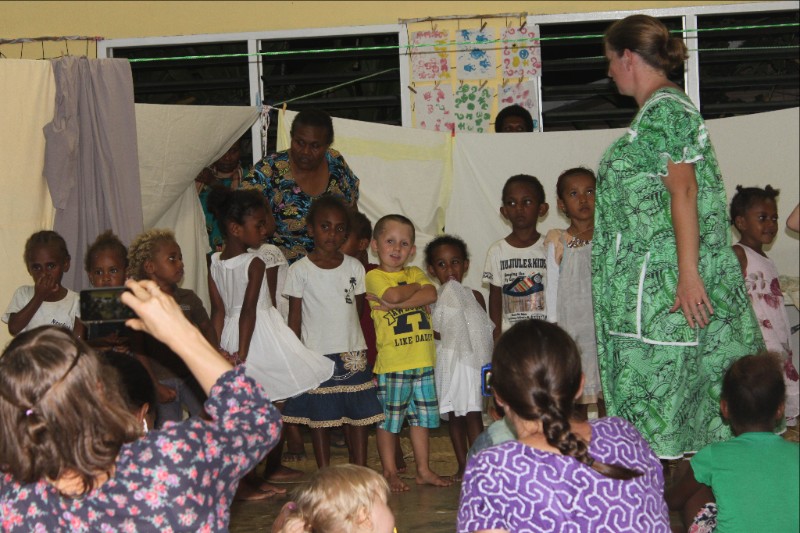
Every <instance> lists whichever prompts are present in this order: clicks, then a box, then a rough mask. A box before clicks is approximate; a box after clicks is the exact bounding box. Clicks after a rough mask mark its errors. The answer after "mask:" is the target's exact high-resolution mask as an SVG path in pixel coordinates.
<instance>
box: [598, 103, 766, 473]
mask: <svg viewBox="0 0 800 533" xmlns="http://www.w3.org/2000/svg"><path fill="white" fill-rule="evenodd" d="M670 160H671V161H673V162H675V163H692V164H694V169H695V175H696V178H697V185H698V197H697V208H698V218H699V224H700V261H699V270H700V275H701V277H702V278H703V282H704V283H705V287H706V292H707V293H708V296H709V298H710V300H711V305H712V306H713V308H714V315H713V317H712V318H711V323H710V324H709V325H708V326H707V327H706V328H704V329H700V328H697V329H693V328H690V327H689V325H688V324H687V322H686V318H685V317H684V315H683V313H681V312H680V311H678V312H676V313H670V312H669V309H670V308H671V307H672V305H673V304H674V302H675V291H676V288H677V283H678V259H677V253H676V248H675V232H674V229H673V225H672V216H671V213H670V195H669V192H668V191H667V189H666V187H665V186H664V183H663V181H662V177H664V176H666V175H667V163H668V162H669V161H670ZM726 207H727V200H726V196H725V188H724V186H723V183H722V177H721V175H720V171H719V166H718V164H717V158H716V155H715V154H714V148H713V147H712V146H711V141H710V140H709V138H708V132H707V131H706V126H705V123H704V122H703V118H702V117H701V116H700V113H699V112H698V111H697V109H696V108H695V107H694V105H693V104H692V103H691V101H690V100H689V98H688V97H687V96H686V95H685V94H684V93H683V92H681V91H678V90H674V89H669V88H667V89H660V90H658V91H656V92H654V93H653V95H651V96H650V98H649V99H648V100H647V102H645V104H644V105H643V106H642V108H641V109H640V110H639V113H638V114H637V115H636V117H635V118H634V119H633V122H632V123H631V125H630V127H629V129H628V132H627V133H626V134H625V135H623V136H622V137H621V138H620V139H618V140H617V141H615V142H614V143H613V144H612V145H611V146H610V147H609V148H608V150H607V151H606V153H605V155H604V156H603V159H602V160H601V162H600V167H599V170H598V176H597V205H596V210H595V232H594V242H593V248H592V295H593V298H594V307H595V312H594V316H595V324H596V328H597V344H598V346H597V352H598V353H597V355H598V360H599V363H600V377H601V381H602V384H603V393H604V396H605V401H606V406H607V409H608V415H609V416H621V417H623V418H625V419H627V420H629V421H630V422H632V423H633V424H634V425H635V426H636V427H637V429H638V430H639V431H640V432H641V433H642V435H644V437H645V438H646V439H647V441H648V442H649V443H650V445H651V446H652V447H653V450H654V451H655V452H656V454H657V455H658V456H660V457H662V458H674V457H679V456H682V455H683V453H684V452H690V451H697V450H699V449H701V448H702V447H704V446H705V445H707V444H709V443H712V442H716V441H720V440H724V439H727V438H729V437H730V436H731V433H730V430H729V428H728V426H727V425H725V424H723V422H722V419H721V418H720V416H719V394H720V389H721V378H722V376H723V374H724V372H725V370H726V369H727V367H728V366H729V365H730V364H731V363H732V362H733V361H734V360H735V359H737V358H738V357H741V356H743V355H746V354H749V353H753V352H756V351H758V350H760V349H762V348H763V340H762V338H761V332H760V330H759V327H758V323H757V322H756V319H755V315H754V314H753V311H752V307H751V306H750V302H749V301H748V299H747V292H746V291H745V286H744V279H743V277H742V271H741V269H740V267H739V263H738V262H737V260H736V256H735V255H734V254H733V251H732V250H731V241H730V235H729V233H728V227H729V224H728V220H727V215H726Z"/></svg>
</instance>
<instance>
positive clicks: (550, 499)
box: [458, 418, 670, 533]
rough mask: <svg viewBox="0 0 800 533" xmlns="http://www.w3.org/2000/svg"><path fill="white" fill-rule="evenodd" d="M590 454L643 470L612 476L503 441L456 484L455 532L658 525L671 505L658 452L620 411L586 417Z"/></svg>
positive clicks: (617, 532) (662, 527) (656, 528)
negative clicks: (615, 414) (636, 474)
mask: <svg viewBox="0 0 800 533" xmlns="http://www.w3.org/2000/svg"><path fill="white" fill-rule="evenodd" d="M591 425H592V439H591V442H590V443H589V453H590V455H591V456H592V457H593V458H594V459H595V460H596V461H599V462H603V463H607V464H616V465H620V466H625V467H628V468H631V469H634V470H637V471H639V472H642V473H643V474H644V475H642V476H641V477H637V478H634V479H631V480H628V481H621V480H616V479H611V478H608V477H605V476H603V475H602V474H599V473H598V472H596V471H594V470H592V469H591V468H589V467H588V466H586V465H584V464H583V463H580V462H578V461H577V460H576V459H574V458H572V457H567V456H563V455H559V454H555V453H550V452H545V451H542V450H537V449H535V448H531V447H530V446H527V445H525V444H522V443H521V442H519V441H516V440H514V441H509V442H504V443H503V444H498V445H497V446H493V447H491V448H488V449H486V450H484V451H482V452H480V453H479V454H478V455H476V456H475V457H473V458H472V459H471V460H470V462H469V464H468V465H467V471H466V473H465V474H464V481H463V483H462V485H461V503H460V505H459V509H458V532H459V533H467V532H472V531H480V530H482V529H503V530H506V531H513V532H514V533H525V532H533V531H536V532H540V531H544V532H546V531H558V532H567V531H569V532H576V533H577V532H582V531H592V532H601V531H606V532H609V533H611V532H613V533H621V532H632V533H633V532H635V533H640V532H643V531H647V532H664V533H669V531H670V527H669V511H667V504H666V502H665V501H664V476H663V473H662V470H661V463H660V462H659V460H658V457H656V456H655V454H654V453H653V451H652V450H651V449H650V446H648V444H647V442H645V440H644V439H643V438H642V436H641V435H640V434H639V432H638V431H636V428H634V427H633V425H631V424H630V423H628V422H626V421H625V420H622V419H621V418H602V419H599V420H594V421H591Z"/></svg>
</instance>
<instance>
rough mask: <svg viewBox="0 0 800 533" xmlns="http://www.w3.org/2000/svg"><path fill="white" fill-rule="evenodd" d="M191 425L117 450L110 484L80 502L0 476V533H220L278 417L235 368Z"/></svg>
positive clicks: (42, 484) (274, 438)
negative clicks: (205, 416) (206, 417)
mask: <svg viewBox="0 0 800 533" xmlns="http://www.w3.org/2000/svg"><path fill="white" fill-rule="evenodd" d="M205 408H206V411H207V412H208V414H209V416H210V417H211V420H200V419H198V418H191V419H188V420H184V421H183V422H179V423H176V424H171V425H168V426H167V427H166V428H165V429H163V430H159V431H151V432H149V433H148V434H147V435H145V436H144V437H142V438H141V439H138V440H136V441H134V442H131V443H128V444H125V445H124V446H123V447H122V449H121V450H120V453H119V456H118V457H117V463H116V470H115V473H114V475H113V477H112V478H111V479H109V480H108V481H106V482H105V483H104V484H103V485H102V486H100V487H99V488H97V489H95V490H93V491H91V492H89V493H88V494H86V495H85V496H83V497H81V498H74V499H72V498H65V497H62V496H60V495H59V494H58V492H57V491H56V489H55V488H54V487H53V486H52V485H50V484H49V483H47V482H46V481H39V482H37V483H32V484H28V485H20V484H19V483H17V482H15V481H14V480H13V479H12V478H11V476H10V475H9V474H0V529H2V531H24V532H30V531H35V532H42V533H44V532H53V531H71V532H84V531H87V532H88V531H101V532H107V533H112V532H113V533H116V532H138V531H192V532H195V531H208V532H212V531H227V530H228V522H229V520H230V505H231V503H232V502H233V496H234V493H235V492H236V488H237V487H238V485H239V480H240V479H241V478H242V477H244V475H245V474H246V473H247V472H249V471H250V470H252V469H253V467H255V465H256V464H257V463H258V462H259V461H260V460H261V459H262V458H263V457H264V456H265V455H266V453H267V452H268V451H269V450H270V449H271V448H272V447H273V446H274V444H275V443H276V442H278V437H279V435H280V421H279V420H280V415H279V413H278V411H277V410H276V409H275V408H274V407H273V406H272V404H271V403H270V401H269V399H268V398H267V396H266V394H265V393H264V390H263V389H262V388H261V387H260V386H259V385H257V384H256V382H255V381H253V380H252V379H251V378H249V377H246V376H245V374H244V367H243V366H240V367H237V368H235V369H233V370H231V371H229V372H226V373H225V374H223V375H222V376H221V377H220V379H219V381H217V383H216V385H214V387H213V388H212V389H211V394H210V395H209V398H208V400H207V401H206V403H205Z"/></svg>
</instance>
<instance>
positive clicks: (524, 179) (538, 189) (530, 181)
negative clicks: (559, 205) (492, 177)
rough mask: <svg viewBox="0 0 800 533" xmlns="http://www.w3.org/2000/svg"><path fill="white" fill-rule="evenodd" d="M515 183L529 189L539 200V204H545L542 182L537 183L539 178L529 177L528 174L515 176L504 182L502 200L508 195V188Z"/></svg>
mask: <svg viewBox="0 0 800 533" xmlns="http://www.w3.org/2000/svg"><path fill="white" fill-rule="evenodd" d="M515 183H523V184H525V185H527V186H528V187H530V188H531V189H532V190H533V192H534V194H536V197H537V198H538V199H539V203H542V204H543V203H545V202H546V201H547V200H545V196H544V187H542V182H540V181H539V178H537V177H536V176H531V175H529V174H517V175H515V176H511V177H510V178H508V179H507V180H506V183H505V185H503V196H502V198H503V199H505V197H506V194H508V188H509V187H511V186H512V185H514V184H515Z"/></svg>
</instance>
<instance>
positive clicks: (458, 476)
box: [450, 468, 464, 483]
mask: <svg viewBox="0 0 800 533" xmlns="http://www.w3.org/2000/svg"><path fill="white" fill-rule="evenodd" d="M450 479H452V480H453V482H454V483H461V480H462V479H464V469H463V468H459V469H458V472H456V473H455V474H453V475H452V476H450Z"/></svg>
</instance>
